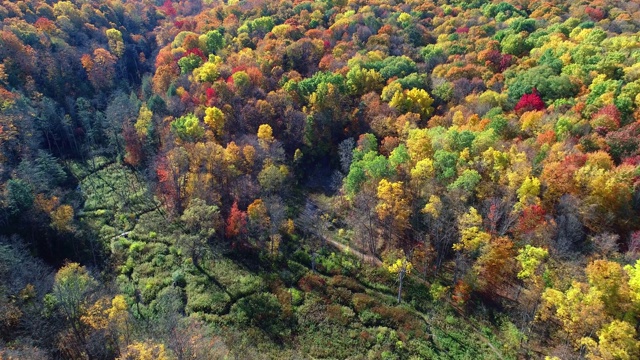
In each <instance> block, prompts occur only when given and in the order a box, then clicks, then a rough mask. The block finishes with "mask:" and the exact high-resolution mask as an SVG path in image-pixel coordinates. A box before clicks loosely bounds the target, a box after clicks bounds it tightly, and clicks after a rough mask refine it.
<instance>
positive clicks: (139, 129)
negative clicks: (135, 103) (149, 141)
mask: <svg viewBox="0 0 640 360" xmlns="http://www.w3.org/2000/svg"><path fill="white" fill-rule="evenodd" d="M152 119H153V112H151V110H149V108H147V105H146V104H143V105H142V106H141V107H140V112H139V114H138V119H137V120H136V123H135V124H134V128H135V129H136V134H137V135H138V138H139V139H140V140H142V139H145V138H146V137H147V135H148V134H149V130H150V129H151V125H152Z"/></svg>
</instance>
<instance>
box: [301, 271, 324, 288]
mask: <svg viewBox="0 0 640 360" xmlns="http://www.w3.org/2000/svg"><path fill="white" fill-rule="evenodd" d="M326 286H327V284H326V282H325V280H324V279H323V278H322V277H321V276H320V275H318V274H313V273H310V274H306V275H305V276H303V277H302V278H301V279H300V280H299V281H298V287H299V288H300V289H301V290H302V291H304V292H312V291H316V292H320V293H324V292H325V290H326Z"/></svg>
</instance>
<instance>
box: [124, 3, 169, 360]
mask: <svg viewBox="0 0 640 360" xmlns="http://www.w3.org/2000/svg"><path fill="white" fill-rule="evenodd" d="M167 1H168V0H167ZM172 359H174V357H173V354H172V353H171V351H169V350H167V349H166V348H165V346H164V344H156V343H153V342H151V341H146V342H134V343H133V344H130V345H129V346H127V348H126V349H124V351H123V352H122V354H121V355H120V357H118V358H117V360H172Z"/></svg>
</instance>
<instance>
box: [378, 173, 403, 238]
mask: <svg viewBox="0 0 640 360" xmlns="http://www.w3.org/2000/svg"><path fill="white" fill-rule="evenodd" d="M378 199H379V202H378V205H377V206H376V212H377V213H378V217H379V218H380V220H382V221H386V222H387V224H388V225H387V231H388V233H387V236H388V237H387V240H391V235H393V234H395V235H396V236H398V237H399V238H400V239H402V238H403V236H404V232H405V231H406V230H408V229H409V216H410V215H411V208H410V207H409V200H408V199H407V196H406V194H405V192H404V187H403V183H402V182H401V181H398V182H390V181H388V180H387V179H382V180H380V182H379V183H378Z"/></svg>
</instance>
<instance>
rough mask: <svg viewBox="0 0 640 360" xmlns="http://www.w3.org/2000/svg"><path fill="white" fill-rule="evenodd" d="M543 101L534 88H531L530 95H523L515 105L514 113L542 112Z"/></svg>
mask: <svg viewBox="0 0 640 360" xmlns="http://www.w3.org/2000/svg"><path fill="white" fill-rule="evenodd" d="M544 107H545V106H544V101H542V98H541V97H540V93H538V90H536V88H533V90H532V91H531V94H524V95H522V97H521V98H520V101H518V104H516V108H515V110H516V112H525V111H532V110H544Z"/></svg>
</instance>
